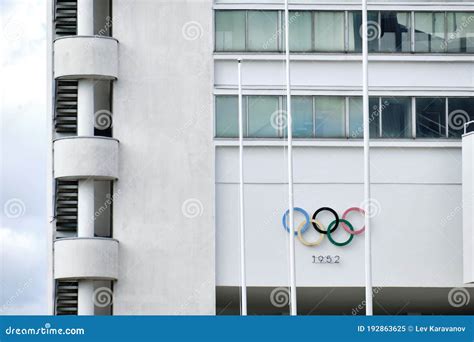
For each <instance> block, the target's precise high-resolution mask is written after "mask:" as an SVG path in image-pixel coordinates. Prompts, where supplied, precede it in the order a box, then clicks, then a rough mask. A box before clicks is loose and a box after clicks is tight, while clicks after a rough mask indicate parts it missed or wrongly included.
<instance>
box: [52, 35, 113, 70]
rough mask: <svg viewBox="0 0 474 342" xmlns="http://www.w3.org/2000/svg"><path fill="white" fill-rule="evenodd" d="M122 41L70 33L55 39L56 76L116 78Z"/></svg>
mask: <svg viewBox="0 0 474 342" xmlns="http://www.w3.org/2000/svg"><path fill="white" fill-rule="evenodd" d="M117 76H118V41H117V40H116V39H113V38H109V37H99V36H70V37H64V38H58V39H56V40H55V41H54V77H55V78H65V79H67V78H70V79H81V78H94V79H116V78H117Z"/></svg>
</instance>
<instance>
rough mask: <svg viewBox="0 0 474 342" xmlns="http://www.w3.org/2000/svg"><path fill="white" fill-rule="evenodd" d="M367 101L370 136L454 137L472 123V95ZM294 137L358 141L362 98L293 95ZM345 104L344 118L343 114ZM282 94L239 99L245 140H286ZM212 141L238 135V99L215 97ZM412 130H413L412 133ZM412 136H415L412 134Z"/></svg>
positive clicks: (373, 98)
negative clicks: (214, 128) (214, 127)
mask: <svg viewBox="0 0 474 342" xmlns="http://www.w3.org/2000/svg"><path fill="white" fill-rule="evenodd" d="M413 99H414V98H411V97H370V98H369V127H370V137H371V138H382V139H383V138H386V139H407V138H415V137H416V138H431V139H433V138H437V139H440V138H443V139H444V138H446V134H447V133H446V129H447V131H448V137H449V138H456V139H459V138H460V137H461V135H462V133H463V130H464V124H465V123H466V122H468V121H471V120H474V97H452V98H445V97H419V98H415V99H414V101H413ZM291 100H292V101H291V105H292V115H293V136H294V137H295V138H305V139H309V138H316V139H318V138H349V139H360V138H362V137H363V115H362V113H363V110H362V97H360V96H352V97H344V96H298V95H294V96H292V98H291ZM346 103H347V105H348V107H347V116H346ZM285 110H286V96H284V95H279V96H270V95H262V96H256V95H251V96H244V97H243V99H242V115H243V126H244V127H243V129H244V132H243V133H244V136H245V137H249V138H285V137H286V136H287V127H288V126H287V118H286V112H285ZM215 118H216V137H217V138H237V137H238V134H239V133H238V132H239V128H238V97H237V96H236V95H219V96H216V99H215ZM346 127H347V129H348V131H347V132H346ZM412 127H413V128H415V129H416V132H413V130H412ZM415 134H416V135H415Z"/></svg>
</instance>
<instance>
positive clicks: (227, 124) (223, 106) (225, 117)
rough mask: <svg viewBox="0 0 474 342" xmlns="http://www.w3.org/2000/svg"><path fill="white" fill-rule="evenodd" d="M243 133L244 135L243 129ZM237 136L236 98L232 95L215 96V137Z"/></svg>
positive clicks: (237, 112) (237, 110)
mask: <svg viewBox="0 0 474 342" xmlns="http://www.w3.org/2000/svg"><path fill="white" fill-rule="evenodd" d="M244 100H245V99H244ZM244 103H245V101H244ZM244 117H245V116H244ZM244 122H245V121H244ZM244 128H245V125H244ZM244 133H245V129H244ZM238 136H239V107H238V97H237V96H234V95H229V96H227V95H225V96H216V137H219V138H236V137H238Z"/></svg>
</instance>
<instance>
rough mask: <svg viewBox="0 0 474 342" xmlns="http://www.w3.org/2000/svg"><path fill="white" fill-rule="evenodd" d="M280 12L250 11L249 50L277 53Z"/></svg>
mask: <svg viewBox="0 0 474 342" xmlns="http://www.w3.org/2000/svg"><path fill="white" fill-rule="evenodd" d="M279 39H280V38H279V30H278V11H248V50H249V51H277V50H278V41H279Z"/></svg>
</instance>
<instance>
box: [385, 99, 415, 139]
mask: <svg viewBox="0 0 474 342" xmlns="http://www.w3.org/2000/svg"><path fill="white" fill-rule="evenodd" d="M382 137H383V138H410V137H411V98H409V97H384V98H382Z"/></svg>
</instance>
